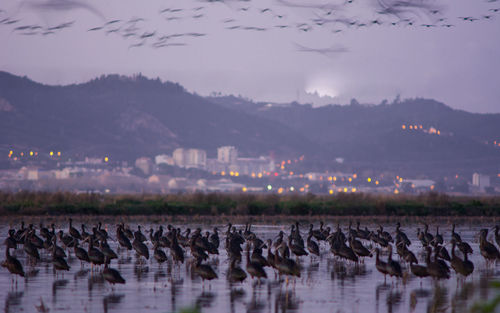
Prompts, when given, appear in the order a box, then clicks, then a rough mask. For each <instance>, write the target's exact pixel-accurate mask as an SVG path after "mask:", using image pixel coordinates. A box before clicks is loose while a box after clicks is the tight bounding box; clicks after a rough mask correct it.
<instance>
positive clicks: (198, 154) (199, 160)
mask: <svg viewBox="0 0 500 313" xmlns="http://www.w3.org/2000/svg"><path fill="white" fill-rule="evenodd" d="M172 158H173V162H174V164H175V165H177V166H179V167H183V168H199V169H205V168H206V166H207V153H206V151H205V150H201V149H183V148H178V149H175V150H174V153H173V154H172Z"/></svg>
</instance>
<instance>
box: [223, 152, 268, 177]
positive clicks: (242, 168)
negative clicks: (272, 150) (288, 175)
mask: <svg viewBox="0 0 500 313" xmlns="http://www.w3.org/2000/svg"><path fill="white" fill-rule="evenodd" d="M274 169H275V166H274V162H273V160H271V159H270V158H266V157H264V156H261V157H259V158H238V159H237V160H236V168H234V169H232V170H235V171H237V172H239V173H240V174H243V175H251V174H252V173H253V174H258V173H264V172H272V171H274Z"/></svg>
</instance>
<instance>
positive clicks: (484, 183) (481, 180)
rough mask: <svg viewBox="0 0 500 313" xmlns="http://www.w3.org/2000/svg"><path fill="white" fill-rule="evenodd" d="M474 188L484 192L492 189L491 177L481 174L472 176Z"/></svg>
mask: <svg viewBox="0 0 500 313" xmlns="http://www.w3.org/2000/svg"><path fill="white" fill-rule="evenodd" d="M472 186H474V187H475V188H477V189H478V190H479V191H481V192H484V191H485V188H488V187H490V176H488V175H483V174H479V173H474V174H472Z"/></svg>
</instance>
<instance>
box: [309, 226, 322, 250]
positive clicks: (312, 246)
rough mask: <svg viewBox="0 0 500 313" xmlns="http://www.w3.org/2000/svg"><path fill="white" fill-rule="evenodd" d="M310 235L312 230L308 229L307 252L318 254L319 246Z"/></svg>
mask: <svg viewBox="0 0 500 313" xmlns="http://www.w3.org/2000/svg"><path fill="white" fill-rule="evenodd" d="M311 225H312V224H311ZM312 236H313V234H312V231H309V235H308V236H307V250H308V251H309V253H311V254H314V255H317V256H319V246H318V244H317V243H316V242H315V241H314V240H312Z"/></svg>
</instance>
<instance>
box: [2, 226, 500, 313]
mask: <svg viewBox="0 0 500 313" xmlns="http://www.w3.org/2000/svg"><path fill="white" fill-rule="evenodd" d="M316 224H317V223H316ZM75 225H80V223H79V221H75ZM129 225H130V227H131V228H132V229H135V227H136V225H135V224H129ZM141 225H143V226H145V227H144V228H143V229H149V228H150V227H153V228H154V229H156V228H157V226H158V224H156V223H148V222H144V223H142V222H141ZM59 226H60V227H62V229H63V230H65V231H66V230H67V229H68V228H67V225H66V224H61V225H59ZM164 226H165V225H164ZM189 226H190V227H191V228H196V227H197V226H198V225H189ZM213 226H219V228H220V229H224V226H223V225H203V226H202V227H203V229H204V230H205V229H207V230H212V228H213ZM341 226H342V228H343V229H344V231H346V225H341ZM362 226H363V227H364V226H365V225H362ZM367 226H368V227H369V228H370V229H374V228H375V227H376V225H367ZM417 226H418V227H421V226H422V225H417V224H414V223H413V224H406V225H402V230H403V231H405V232H406V234H407V235H408V236H409V238H410V240H411V241H412V245H411V246H410V249H411V250H412V251H413V252H414V253H415V254H416V255H417V257H418V258H419V261H423V255H422V254H421V253H420V252H421V251H422V247H421V244H420V242H419V241H418V240H417V238H416V227H417ZM435 226H436V225H432V226H431V229H432V230H433V231H432V233H434V232H435ZM491 226H492V225H479V224H462V225H457V230H456V231H457V232H458V233H459V234H460V235H461V237H462V239H463V240H465V241H467V242H469V243H470V244H471V246H472V248H473V250H474V254H473V255H472V256H470V257H469V259H470V260H471V261H473V262H474V264H475V271H474V273H473V274H472V275H471V276H469V277H468V278H467V280H466V282H465V283H457V276H456V274H455V273H454V271H453V270H452V276H451V279H449V280H446V281H441V282H439V283H436V282H434V281H432V280H431V279H430V278H425V279H422V280H420V279H418V278H416V277H413V276H411V275H410V277H409V279H406V280H404V281H403V280H399V281H398V280H396V279H391V278H387V281H386V282H384V277H383V275H382V274H380V273H379V272H378V271H377V270H376V268H375V257H373V258H367V259H365V261H364V264H360V265H357V266H355V265H353V264H352V263H348V262H344V261H338V260H336V259H335V258H334V257H333V255H332V254H331V253H330V252H329V246H328V245H327V244H325V243H322V244H321V257H319V258H317V257H316V258H311V257H309V256H307V257H301V259H300V262H301V265H302V267H303V270H302V276H301V278H298V279H296V280H292V281H290V283H289V284H288V285H287V284H286V283H285V282H283V281H282V282H279V281H278V278H276V277H275V274H274V272H273V271H272V270H271V269H269V268H267V269H266V271H267V275H268V277H269V279H267V280H263V281H262V282H261V283H260V284H259V283H258V282H257V281H252V280H251V279H249V278H247V280H246V281H245V282H244V283H243V284H233V285H231V284H230V283H228V281H227V280H226V272H227V270H228V267H229V264H228V263H227V261H226V260H227V257H226V251H225V249H224V248H223V242H224V240H223V238H222V237H223V234H221V233H219V234H220V237H221V247H220V248H219V253H220V255H219V256H218V257H216V258H214V257H211V259H210V261H209V264H211V265H212V266H213V267H214V270H215V271H216V273H217V275H218V276H219V278H218V279H216V280H213V281H210V282H208V281H206V282H204V283H203V282H202V281H201V279H200V278H198V277H195V276H194V275H193V274H192V273H191V271H190V266H189V265H187V263H185V264H183V265H181V266H176V265H173V264H172V263H171V262H168V263H164V264H163V265H161V266H160V265H158V263H157V262H156V261H155V260H154V259H153V258H150V260H149V261H147V262H145V263H144V264H141V263H139V262H138V260H137V257H136V255H135V253H134V252H132V251H130V252H126V251H124V250H122V251H121V252H120V253H119V259H118V260H113V262H112V265H111V266H112V267H113V268H116V269H118V270H119V271H120V272H121V274H122V276H123V277H124V278H125V279H126V281H127V283H126V284H125V285H117V286H115V287H114V288H112V287H111V286H110V285H109V284H108V283H107V282H105V281H104V280H103V278H102V276H101V275H100V274H99V273H98V272H94V273H92V272H91V271H90V266H89V265H88V264H86V265H85V266H83V267H82V266H81V264H80V261H79V260H78V259H76V258H75V257H74V255H71V256H70V257H69V258H68V263H69V264H70V266H71V269H70V271H69V272H65V273H64V274H62V273H58V274H57V275H56V274H54V272H53V268H52V264H51V263H50V262H49V260H50V255H48V254H47V253H46V252H42V253H41V256H42V261H41V262H39V263H38V264H37V265H36V266H29V265H28V264H27V260H26V258H25V255H24V252H23V251H22V248H20V249H18V250H17V251H15V252H13V255H15V256H16V257H17V258H19V259H20V260H21V262H22V264H23V266H24V269H25V272H27V278H25V279H23V278H21V277H19V278H18V279H17V284H16V283H15V282H14V283H13V282H12V276H11V275H10V273H9V272H8V271H7V270H6V269H5V268H0V288H1V289H2V290H4V292H3V294H4V295H3V298H4V299H3V301H4V312H36V311H37V310H38V311H39V312H41V311H43V309H44V308H46V309H48V310H50V312H67V311H69V310H71V311H72V312H75V313H76V312H178V311H180V310H181V309H184V308H189V307H197V308H199V309H200V311H202V312H468V311H469V310H470V308H471V306H472V305H474V303H476V302H477V301H484V300H486V299H491V298H493V297H494V296H496V295H497V294H498V291H497V290H495V289H491V288H490V287H489V282H490V281H492V280H498V279H499V278H500V272H499V268H500V265H499V266H490V267H489V268H487V267H486V264H485V261H484V259H483V257H482V256H481V255H480V254H479V247H478V240H477V233H478V231H479V229H480V228H483V227H491ZM236 227H237V228H238V229H240V228H243V227H244V226H242V225H236ZM316 227H317V226H316ZM316 227H315V228H316ZM8 228H9V225H8V224H7V223H6V222H4V223H2V224H1V225H0V234H1V236H2V238H5V237H6V236H7V230H8ZM110 228H112V230H111V229H109V230H110V231H109V233H110V235H111V236H112V237H115V235H114V227H113V226H112V225H110ZM181 228H182V229H184V228H185V226H183V227H181ZM384 228H385V230H387V231H390V232H393V231H394V229H395V227H394V224H393V223H391V224H387V225H384ZM450 229H451V227H450V226H449V225H440V230H441V232H442V233H444V234H443V237H444V238H445V242H448V240H449V239H450V233H451V230H450ZM279 230H284V231H285V232H286V233H288V231H289V226H288V224H286V225H282V226H276V225H262V224H261V225H255V226H253V227H252V231H254V232H255V233H256V234H257V235H258V236H259V237H260V238H261V239H267V238H275V236H276V235H277V233H278V232H279ZM301 231H302V232H303V233H304V232H305V229H304V228H301ZM304 235H305V234H304ZM109 244H110V245H111V247H112V248H113V249H114V250H115V251H117V250H118V249H117V243H116V242H113V241H109ZM148 246H149V248H150V249H151V248H152V246H151V244H150V243H148ZM447 248H448V249H450V248H451V247H450V246H449V245H448V246H447ZM166 252H167V255H169V252H168V250H166ZM150 253H151V254H152V251H150ZM266 253H267V252H264V255H266ZM383 258H384V259H385V258H386V256H385V255H384V256H383ZM396 258H397V257H396ZM1 259H3V257H2V258H1ZM421 263H422V262H421ZM244 265H245V262H244V261H243V264H242V265H241V267H242V268H243V269H244V268H245V266H244ZM42 304H43V305H42ZM41 306H42V307H41ZM37 307H38V308H37Z"/></svg>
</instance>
